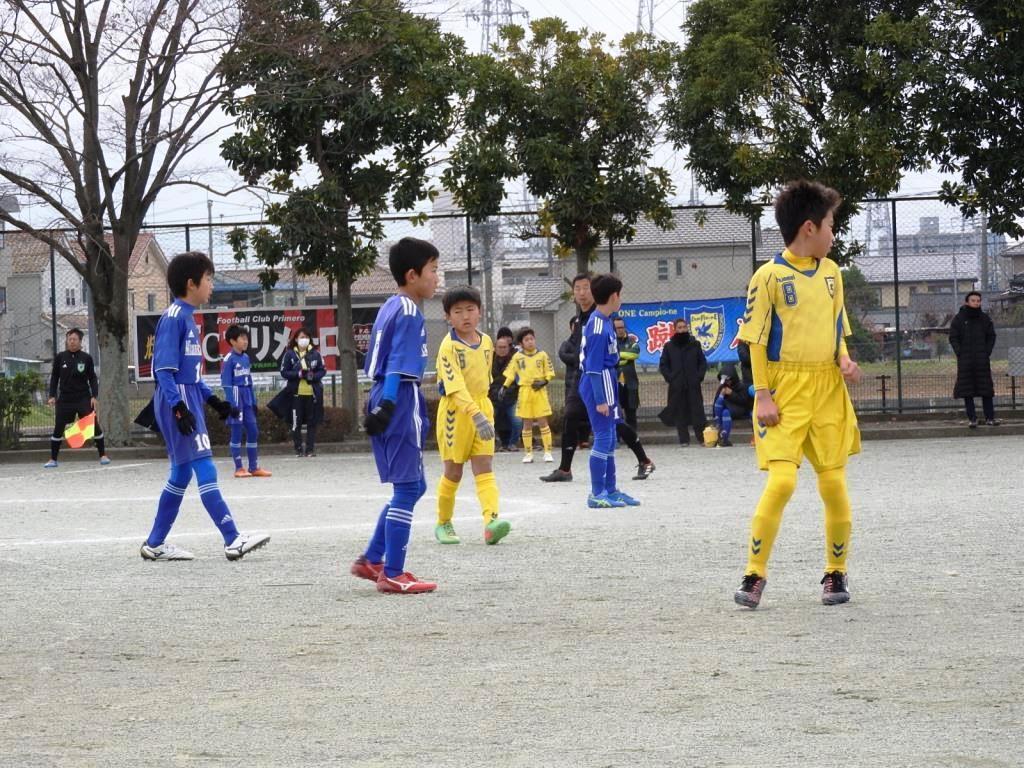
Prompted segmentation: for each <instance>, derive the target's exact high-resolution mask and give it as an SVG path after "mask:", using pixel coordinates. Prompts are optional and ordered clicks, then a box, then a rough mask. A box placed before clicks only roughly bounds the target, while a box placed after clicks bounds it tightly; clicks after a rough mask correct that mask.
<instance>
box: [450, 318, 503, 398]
mask: <svg viewBox="0 0 1024 768" xmlns="http://www.w3.org/2000/svg"><path fill="white" fill-rule="evenodd" d="M493 357H494V345H493V344H492V343H491V337H490V336H488V335H487V334H486V333H481V334H480V343H479V344H477V345H475V346H474V345H471V344H467V343H466V342H464V341H463V340H462V339H460V338H459V337H458V335H457V334H456V333H455V331H454V329H453V330H452V331H451V332H450V333H449V334H448V335H447V336H445V338H444V341H442V342H441V347H440V349H438V351H437V388H438V390H439V391H440V392H441V395H442V396H444V397H450V398H452V399H454V400H456V401H461V402H465V401H466V400H472V401H474V402H476V401H478V400H486V399H487V391H488V389H489V388H490V386H491V360H492V358H493ZM460 393H461V394H460ZM466 410H467V412H472V413H475V412H476V410H479V409H478V408H477V409H472V408H467V409H466Z"/></svg>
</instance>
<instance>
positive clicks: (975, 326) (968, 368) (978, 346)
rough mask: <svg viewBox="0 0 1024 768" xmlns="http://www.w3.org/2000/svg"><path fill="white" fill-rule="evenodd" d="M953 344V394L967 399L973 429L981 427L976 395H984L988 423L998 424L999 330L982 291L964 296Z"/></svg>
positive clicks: (953, 325) (952, 329) (951, 333)
mask: <svg viewBox="0 0 1024 768" xmlns="http://www.w3.org/2000/svg"><path fill="white" fill-rule="evenodd" d="M949 345H950V346H951V347H953V351H954V352H955V353H956V385H955V386H954V387H953V397H956V398H963V400H964V405H965V406H966V409H967V420H968V424H969V426H970V428H971V429H975V428H977V426H978V414H977V411H975V409H974V398H976V397H980V398H981V407H982V410H983V411H984V413H985V423H986V424H988V425H989V426H993V427H994V426H995V425H996V424H998V423H999V422H997V421H996V413H995V406H994V405H993V402H992V398H993V396H994V395H995V387H994V386H993V384H992V365H991V363H990V362H989V360H990V358H991V357H992V348H993V347H995V345H996V329H995V326H994V325H993V324H992V319H991V318H990V317H989V316H988V315H986V314H985V313H984V312H982V311H981V294H980V293H978V292H977V291H971V292H970V293H968V294H967V296H966V297H965V298H964V305H963V306H962V307H960V311H959V312H958V313H957V315H956V317H954V318H953V322H952V323H950V325H949Z"/></svg>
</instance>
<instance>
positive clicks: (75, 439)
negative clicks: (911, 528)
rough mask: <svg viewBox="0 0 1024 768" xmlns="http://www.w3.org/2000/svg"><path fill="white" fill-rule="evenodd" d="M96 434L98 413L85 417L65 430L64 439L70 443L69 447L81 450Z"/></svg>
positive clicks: (94, 412)
mask: <svg viewBox="0 0 1024 768" xmlns="http://www.w3.org/2000/svg"><path fill="white" fill-rule="evenodd" d="M94 434H96V411H93V412H92V413H90V414H89V415H88V416H83V417H82V418H80V419H79V420H78V421H76V422H75V423H74V424H72V425H71V426H69V427H68V428H67V429H65V430H64V439H65V440H67V441H68V447H70V448H81V447H82V446H83V445H85V441H86V440H89V439H90V438H91V437H92V436H93V435H94Z"/></svg>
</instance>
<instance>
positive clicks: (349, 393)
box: [337, 280, 360, 431]
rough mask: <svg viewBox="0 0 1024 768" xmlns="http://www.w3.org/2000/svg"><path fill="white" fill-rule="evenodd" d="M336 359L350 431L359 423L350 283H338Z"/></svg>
mask: <svg viewBox="0 0 1024 768" xmlns="http://www.w3.org/2000/svg"><path fill="white" fill-rule="evenodd" d="M337 320H338V357H339V366H340V368H341V407H342V408H344V409H345V410H346V411H348V412H349V414H350V416H351V417H352V422H351V426H350V428H351V430H352V431H355V430H356V428H357V426H358V424H359V421H360V413H359V376H358V373H357V371H356V342H355V337H354V336H353V334H352V282H351V281H349V280H340V281H339V282H338V305H337Z"/></svg>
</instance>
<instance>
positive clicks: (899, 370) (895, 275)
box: [890, 200, 903, 413]
mask: <svg viewBox="0 0 1024 768" xmlns="http://www.w3.org/2000/svg"><path fill="white" fill-rule="evenodd" d="M890 203H891V205H892V282H893V289H894V291H895V293H896V301H895V304H896V412H897V413H903V336H902V334H901V332H900V259H899V250H900V249H899V242H898V240H897V235H898V228H897V226H896V201H895V200H892V201H890Z"/></svg>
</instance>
